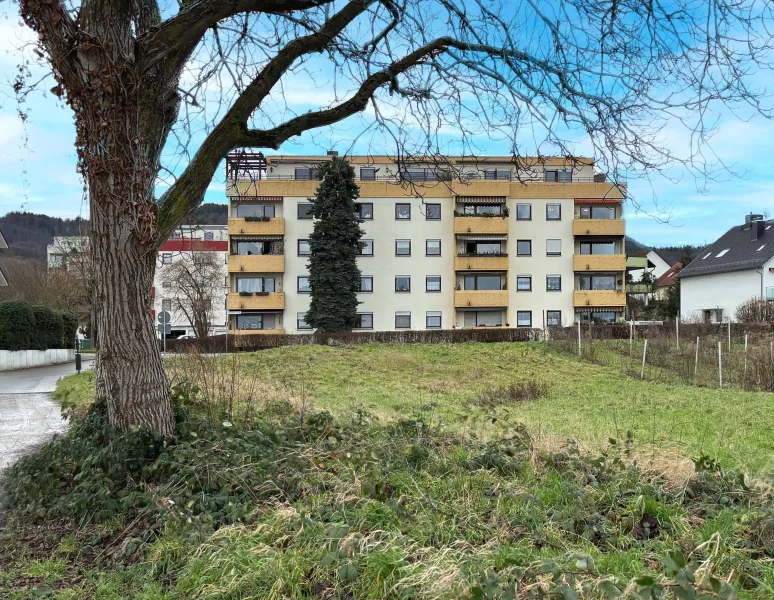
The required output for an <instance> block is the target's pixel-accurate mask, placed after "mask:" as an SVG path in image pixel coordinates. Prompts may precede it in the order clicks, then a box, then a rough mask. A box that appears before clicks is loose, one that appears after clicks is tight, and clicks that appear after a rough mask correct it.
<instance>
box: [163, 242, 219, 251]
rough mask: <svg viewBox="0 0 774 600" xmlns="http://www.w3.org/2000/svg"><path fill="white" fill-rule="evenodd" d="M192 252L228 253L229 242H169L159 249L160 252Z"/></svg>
mask: <svg viewBox="0 0 774 600" xmlns="http://www.w3.org/2000/svg"><path fill="white" fill-rule="evenodd" d="M191 250H199V251H203V250H208V251H210V252H228V241H227V240H222V241H221V240H190V239H188V240H186V239H178V240H167V241H166V242H164V243H163V244H162V245H161V248H159V252H190V251H191Z"/></svg>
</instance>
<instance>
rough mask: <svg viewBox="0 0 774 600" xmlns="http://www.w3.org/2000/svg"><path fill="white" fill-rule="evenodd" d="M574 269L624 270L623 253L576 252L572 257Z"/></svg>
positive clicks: (624, 260)
mask: <svg viewBox="0 0 774 600" xmlns="http://www.w3.org/2000/svg"><path fill="white" fill-rule="evenodd" d="M572 268H573V270H574V271H625V270H626V255H625V254H576V255H575V256H573V257H572Z"/></svg>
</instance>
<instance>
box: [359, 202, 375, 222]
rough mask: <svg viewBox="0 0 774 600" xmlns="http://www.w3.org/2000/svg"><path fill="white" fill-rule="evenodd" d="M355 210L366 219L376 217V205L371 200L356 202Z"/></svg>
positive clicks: (369, 219)
mask: <svg viewBox="0 0 774 600" xmlns="http://www.w3.org/2000/svg"><path fill="white" fill-rule="evenodd" d="M355 211H356V212H357V216H358V217H360V218H361V219H363V220H364V221H371V220H372V219H373V218H374V205H373V204H372V203H371V202H356V203H355Z"/></svg>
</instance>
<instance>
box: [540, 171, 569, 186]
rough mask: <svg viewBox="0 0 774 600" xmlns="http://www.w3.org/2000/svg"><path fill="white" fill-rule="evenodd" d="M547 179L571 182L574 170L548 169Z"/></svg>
mask: <svg viewBox="0 0 774 600" xmlns="http://www.w3.org/2000/svg"><path fill="white" fill-rule="evenodd" d="M546 181H558V182H559V183H570V182H571V181H572V171H557V170H556V169H552V170H550V171H546Z"/></svg>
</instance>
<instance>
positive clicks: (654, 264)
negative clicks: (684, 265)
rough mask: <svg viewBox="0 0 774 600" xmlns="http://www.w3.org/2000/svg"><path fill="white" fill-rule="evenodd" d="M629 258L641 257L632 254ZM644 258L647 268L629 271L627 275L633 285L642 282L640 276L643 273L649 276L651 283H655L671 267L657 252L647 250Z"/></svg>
mask: <svg viewBox="0 0 774 600" xmlns="http://www.w3.org/2000/svg"><path fill="white" fill-rule="evenodd" d="M631 256H634V257H641V256H643V255H642V254H634V255H631ZM644 258H645V259H646V260H647V265H648V266H647V267H646V268H643V269H629V275H630V276H631V279H632V282H633V283H637V282H639V281H642V276H643V274H644V273H645V271H647V272H648V273H650V274H651V276H652V277H653V281H656V280H657V279H658V278H659V277H661V276H662V275H663V274H664V273H666V272H667V271H669V270H670V269H671V268H672V265H671V264H670V263H669V262H668V261H667V260H666V259H665V258H664V257H663V256H661V255H660V254H659V253H658V251H657V250H649V251H648V253H647V254H645V255H644Z"/></svg>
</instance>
